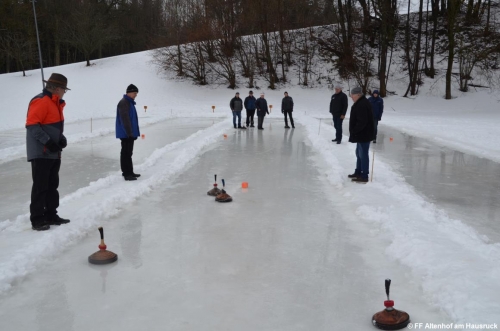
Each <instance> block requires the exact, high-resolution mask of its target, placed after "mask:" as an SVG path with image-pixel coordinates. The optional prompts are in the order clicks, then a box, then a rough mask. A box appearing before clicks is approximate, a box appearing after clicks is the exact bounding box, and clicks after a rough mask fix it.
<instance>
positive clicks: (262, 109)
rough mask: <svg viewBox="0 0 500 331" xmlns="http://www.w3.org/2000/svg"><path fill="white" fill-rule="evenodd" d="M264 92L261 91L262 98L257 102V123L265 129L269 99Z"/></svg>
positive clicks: (258, 126) (259, 127)
mask: <svg viewBox="0 0 500 331" xmlns="http://www.w3.org/2000/svg"><path fill="white" fill-rule="evenodd" d="M264 96H265V94H264V92H261V93H260V98H258V99H257V101H256V102H255V107H256V108H257V118H258V120H259V122H258V123H257V129H259V130H264V128H263V127H262V125H263V124H264V117H265V116H266V114H269V109H268V108H267V100H266V99H264Z"/></svg>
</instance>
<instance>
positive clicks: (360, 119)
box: [347, 87, 375, 183]
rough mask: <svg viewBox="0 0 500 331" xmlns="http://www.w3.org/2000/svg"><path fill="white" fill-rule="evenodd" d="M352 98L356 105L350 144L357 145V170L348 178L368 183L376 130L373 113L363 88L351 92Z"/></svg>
mask: <svg viewBox="0 0 500 331" xmlns="http://www.w3.org/2000/svg"><path fill="white" fill-rule="evenodd" d="M351 98H352V101H353V102H354V104H353V105H352V106H351V114H350V118H349V142H351V143H356V169H355V170H354V173H353V174H352V175H348V176H347V177H349V178H352V181H353V182H358V183H367V182H368V173H369V171H368V169H369V167H370V164H369V162H370V159H369V156H368V150H369V149H370V141H372V140H373V135H374V130H375V125H374V123H373V111H372V106H371V104H370V101H368V99H366V97H365V96H364V95H363V90H362V89H361V87H355V88H353V89H352V90H351Z"/></svg>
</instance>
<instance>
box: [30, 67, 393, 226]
mask: <svg viewBox="0 0 500 331" xmlns="http://www.w3.org/2000/svg"><path fill="white" fill-rule="evenodd" d="M44 82H45V83H46V86H45V88H44V89H43V91H42V93H40V94H38V95H37V96H35V97H34V98H33V99H31V101H30V103H29V106H28V113H27V117H26V149H27V158H28V161H29V162H30V163H31V171H32V178H33V186H32V190H31V204H30V220H31V223H32V228H33V230H37V231H43V230H48V229H49V228H50V226H51V225H61V224H67V223H69V222H70V220H68V219H64V218H61V217H59V215H58V214H57V208H58V207H59V193H58V190H57V189H58V187H59V169H60V167H61V152H62V150H63V149H64V148H66V146H67V144H68V142H67V139H66V137H65V136H64V134H63V131H64V115H63V109H64V107H65V105H66V102H65V101H64V99H63V96H64V95H65V93H66V92H67V91H68V90H69V88H68V86H67V84H68V80H67V78H66V77H65V76H63V75H61V74H52V75H51V76H50V78H49V79H48V80H47V81H44ZM138 93H139V89H138V88H137V87H136V86H135V85H133V84H130V85H129V86H128V87H127V89H126V92H125V94H124V95H123V97H122V99H121V100H120V102H119V103H118V105H117V109H116V138H118V139H120V140H121V152H120V166H121V170H122V176H123V177H124V179H125V180H126V181H132V180H137V178H138V177H140V174H136V173H134V168H133V163H132V154H133V149H134V142H135V140H136V139H137V138H138V137H139V136H140V131H139V121H138V117H137V110H136V108H135V104H136V103H135V98H136V97H137V94H138ZM351 98H352V101H353V102H354V104H353V105H352V107H351V114H350V119H349V133H350V136H349V142H353V143H356V144H357V145H356V159H357V161H356V168H355V171H354V173H353V174H351V175H349V176H348V177H349V178H352V180H353V181H356V182H362V183H366V182H368V173H369V172H368V168H369V157H368V150H369V148H370V142H371V141H373V142H374V143H376V139H377V126H378V122H379V121H380V120H381V119H382V113H383V111H384V102H383V100H382V98H380V96H379V94H378V91H377V90H375V91H373V94H372V96H371V97H370V98H369V99H366V97H365V96H364V94H363V93H362V89H361V88H360V87H355V88H353V89H351ZM229 105H230V107H231V111H232V112H233V125H234V128H240V129H246V127H244V126H242V125H241V111H242V110H243V107H245V109H246V113H247V118H246V125H247V127H248V126H249V127H254V115H255V112H257V118H258V124H257V128H258V129H259V130H264V128H263V123H264V118H265V116H266V115H268V114H269V107H268V104H267V100H266V99H265V95H264V93H263V92H262V93H261V94H260V98H258V99H255V97H254V96H253V92H252V91H250V92H249V95H248V96H247V97H246V98H245V101H244V102H243V101H242V100H241V99H240V95H239V93H236V95H235V97H234V98H233V99H231V102H230V103H229ZM293 106H294V103H293V99H292V98H291V97H290V96H289V95H288V92H285V93H284V98H283V100H282V102H281V113H282V114H283V115H284V117H285V128H286V129H288V128H290V127H289V126H288V118H290V124H291V125H292V128H295V124H294V121H293V117H292V112H293ZM346 112H347V95H346V94H345V93H344V92H342V86H340V85H336V86H335V94H334V95H333V96H332V98H331V101H330V113H331V114H332V116H333V123H334V126H335V129H336V135H335V139H334V140H333V141H334V142H336V143H337V144H340V143H341V141H342V122H343V120H344V118H345V116H346ZM236 119H238V122H236Z"/></svg>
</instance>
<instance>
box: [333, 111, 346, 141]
mask: <svg viewBox="0 0 500 331" xmlns="http://www.w3.org/2000/svg"><path fill="white" fill-rule="evenodd" d="M342 122H344V119H342V118H340V116H335V115H334V116H333V126H334V127H335V139H336V140H337V142H341V141H342Z"/></svg>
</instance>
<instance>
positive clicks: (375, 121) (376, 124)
mask: <svg viewBox="0 0 500 331" xmlns="http://www.w3.org/2000/svg"><path fill="white" fill-rule="evenodd" d="M373 124H375V138H373V140H377V133H378V120H377V119H376V118H374V119H373Z"/></svg>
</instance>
